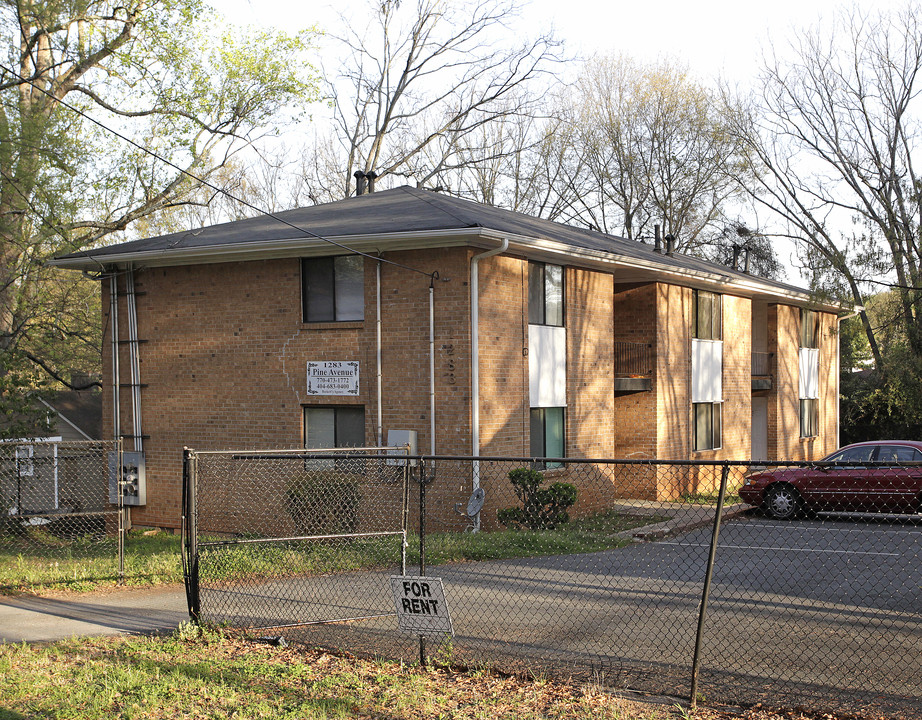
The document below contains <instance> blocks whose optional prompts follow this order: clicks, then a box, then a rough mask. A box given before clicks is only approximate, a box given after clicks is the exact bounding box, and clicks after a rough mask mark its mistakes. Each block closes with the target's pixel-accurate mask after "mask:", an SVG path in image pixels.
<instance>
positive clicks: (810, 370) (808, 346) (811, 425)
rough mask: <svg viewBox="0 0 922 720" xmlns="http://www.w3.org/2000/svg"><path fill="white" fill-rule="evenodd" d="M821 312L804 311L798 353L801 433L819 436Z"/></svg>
mask: <svg viewBox="0 0 922 720" xmlns="http://www.w3.org/2000/svg"><path fill="white" fill-rule="evenodd" d="M819 336H820V330H819V315H818V313H816V312H815V311H813V310H801V311H800V352H799V356H798V373H799V383H798V390H799V393H798V395H799V397H800V436H801V437H804V438H807V437H816V436H817V435H819V431H820V402H819V396H820V351H819Z"/></svg>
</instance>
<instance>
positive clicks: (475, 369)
mask: <svg viewBox="0 0 922 720" xmlns="http://www.w3.org/2000/svg"><path fill="white" fill-rule="evenodd" d="M508 249H509V238H503V241H502V243H501V244H500V246H499V247H497V248H493V249H492V250H487V251H486V252H482V253H480V254H479V255H474V257H472V258H471V450H472V452H471V454H472V455H473V456H474V457H478V456H479V455H480V261H481V260H484V259H485V258H488V257H493V256H494V255H499V254H500V253H503V252H506V250H508ZM479 487H480V463H479V462H477V461H474V476H473V489H474V490H476V489H477V488H479ZM479 529H480V514H479V513H478V514H477V517H476V518H475V520H474V530H475V531H476V530H479Z"/></svg>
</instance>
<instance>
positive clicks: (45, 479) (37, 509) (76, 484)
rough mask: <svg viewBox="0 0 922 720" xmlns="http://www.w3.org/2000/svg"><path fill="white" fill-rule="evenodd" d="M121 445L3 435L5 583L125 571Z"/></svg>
mask: <svg viewBox="0 0 922 720" xmlns="http://www.w3.org/2000/svg"><path fill="white" fill-rule="evenodd" d="M119 453H120V445H119V444H118V443H116V442H114V441H113V442H105V441H87V442H77V441H66V442H65V441H43V442H36V441H25V440H23V441H4V442H0V588H3V589H26V588H30V587H34V586H36V585H72V584H75V583H80V582H82V581H87V580H101V579H107V578H114V579H120V578H122V577H123V576H124V572H125V567H124V532H123V530H124V522H123V519H124V512H123V511H122V509H121V508H120V504H119V502H118V498H117V497H116V496H115V492H114V491H113V492H112V494H111V495H110V474H112V475H113V477H114V470H115V467H117V465H116V463H118V462H119V460H118V457H119ZM110 501H111V502H110Z"/></svg>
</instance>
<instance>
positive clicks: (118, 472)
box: [115, 438, 128, 585]
mask: <svg viewBox="0 0 922 720" xmlns="http://www.w3.org/2000/svg"><path fill="white" fill-rule="evenodd" d="M122 463H123V458H122V439H121V438H118V439H117V440H116V441H115V491H116V494H117V500H118V584H119V585H123V584H124V583H125V535H126V534H127V532H128V517H127V515H128V510H127V509H126V508H125V493H124V478H123V477H122Z"/></svg>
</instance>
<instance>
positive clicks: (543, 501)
mask: <svg viewBox="0 0 922 720" xmlns="http://www.w3.org/2000/svg"><path fill="white" fill-rule="evenodd" d="M509 482H511V483H512V487H513V488H514V489H515V494H516V496H517V497H518V498H519V500H520V501H521V502H522V506H521V507H514V508H504V509H503V510H499V511H497V513H496V517H497V519H498V520H499V521H500V522H501V523H502V524H503V525H505V526H506V527H508V528H511V529H527V530H553V529H554V528H556V527H557V526H558V525H563V524H565V523H567V522H569V521H570V516H569V514H568V513H567V510H568V509H569V508H571V507H573V505H575V504H576V494H577V491H576V486H574V485H572V484H570V483H563V482H555V483H553V484H551V485H550V486H549V487H546V488H543V487H541V486H542V485H543V484H544V475H542V474H541V473H540V472H538V471H537V470H532V469H530V468H516V469H515V470H510V471H509Z"/></svg>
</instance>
